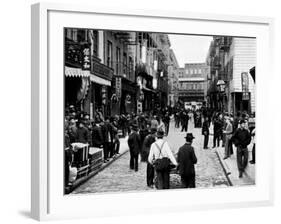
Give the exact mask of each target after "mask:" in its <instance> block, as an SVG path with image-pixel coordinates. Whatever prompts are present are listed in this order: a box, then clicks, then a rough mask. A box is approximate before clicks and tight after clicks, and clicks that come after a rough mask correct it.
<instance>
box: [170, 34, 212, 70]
mask: <svg viewBox="0 0 281 224" xmlns="http://www.w3.org/2000/svg"><path fill="white" fill-rule="evenodd" d="M169 38H170V42H171V48H172V49H173V50H174V53H175V55H176V58H177V61H178V63H179V66H180V67H184V64H185V63H202V62H205V61H206V56H207V53H208V50H209V46H210V43H211V41H212V39H213V37H211V36H194V35H174V34H173V35H171V34H169Z"/></svg>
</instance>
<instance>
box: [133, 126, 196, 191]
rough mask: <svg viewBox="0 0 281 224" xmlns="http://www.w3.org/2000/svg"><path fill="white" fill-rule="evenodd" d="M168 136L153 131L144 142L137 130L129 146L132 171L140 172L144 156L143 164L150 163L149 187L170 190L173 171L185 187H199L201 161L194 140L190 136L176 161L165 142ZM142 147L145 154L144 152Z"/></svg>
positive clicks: (147, 176)
mask: <svg viewBox="0 0 281 224" xmlns="http://www.w3.org/2000/svg"><path fill="white" fill-rule="evenodd" d="M164 135H165V132H164V131H163V130H162V129H159V128H158V129H156V128H151V129H150V133H149V134H148V135H147V136H146V137H145V138H144V140H143V142H141V138H140V134H139V133H138V128H137V126H136V125H135V126H133V131H132V133H131V134H130V135H129V138H128V145H129V150H130V168H131V169H134V170H135V171H137V170H138V154H139V153H140V152H141V154H142V161H143V162H146V163H147V168H146V182H147V186H148V187H151V188H152V187H154V186H155V187H156V188H157V189H169V188H170V170H171V169H173V168H175V169H177V170H178V172H179V174H180V176H181V181H182V186H183V187H186V188H194V187H195V168H194V164H196V163H197V158H196V155H195V153H194V149H193V147H192V141H193V139H194V136H193V135H192V134H191V133H187V135H186V137H185V138H186V143H185V144H184V145H183V146H182V147H180V149H179V151H178V155H177V159H176V158H175V156H174V154H173V152H172V150H171V148H170V146H169V144H168V142H167V141H165V140H164V139H163V137H164ZM141 147H142V150H141Z"/></svg>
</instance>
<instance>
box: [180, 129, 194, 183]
mask: <svg viewBox="0 0 281 224" xmlns="http://www.w3.org/2000/svg"><path fill="white" fill-rule="evenodd" d="M185 139H186V143H185V144H184V145H183V146H182V147H180V149H179V152H178V158H177V160H178V164H179V166H178V170H179V174H180V176H181V181H182V185H183V187H185V188H195V168H194V164H196V163H197V157H196V155H195V152H194V148H193V146H192V141H193V139H194V137H193V135H192V133H187V134H186V137H185Z"/></svg>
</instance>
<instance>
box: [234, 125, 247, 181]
mask: <svg viewBox="0 0 281 224" xmlns="http://www.w3.org/2000/svg"><path fill="white" fill-rule="evenodd" d="M239 124H240V127H239V128H238V129H237V130H236V131H235V133H234V134H233V137H232V140H233V142H234V145H235V146H236V147H237V167H238V170H239V178H242V176H243V172H244V171H245V168H246V167H247V164H248V145H249V144H250V143H251V134H250V132H249V130H247V129H246V126H245V125H246V121H245V120H240V122H239Z"/></svg>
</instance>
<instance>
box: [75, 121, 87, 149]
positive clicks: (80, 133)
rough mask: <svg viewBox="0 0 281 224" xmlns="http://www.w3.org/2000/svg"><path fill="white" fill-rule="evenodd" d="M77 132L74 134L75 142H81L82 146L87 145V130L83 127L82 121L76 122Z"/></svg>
mask: <svg viewBox="0 0 281 224" xmlns="http://www.w3.org/2000/svg"><path fill="white" fill-rule="evenodd" d="M77 126H78V128H77V132H76V139H75V141H76V142H81V143H84V144H88V143H89V136H90V135H89V131H88V129H87V128H86V127H85V125H84V122H83V121H79V122H77Z"/></svg>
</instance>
